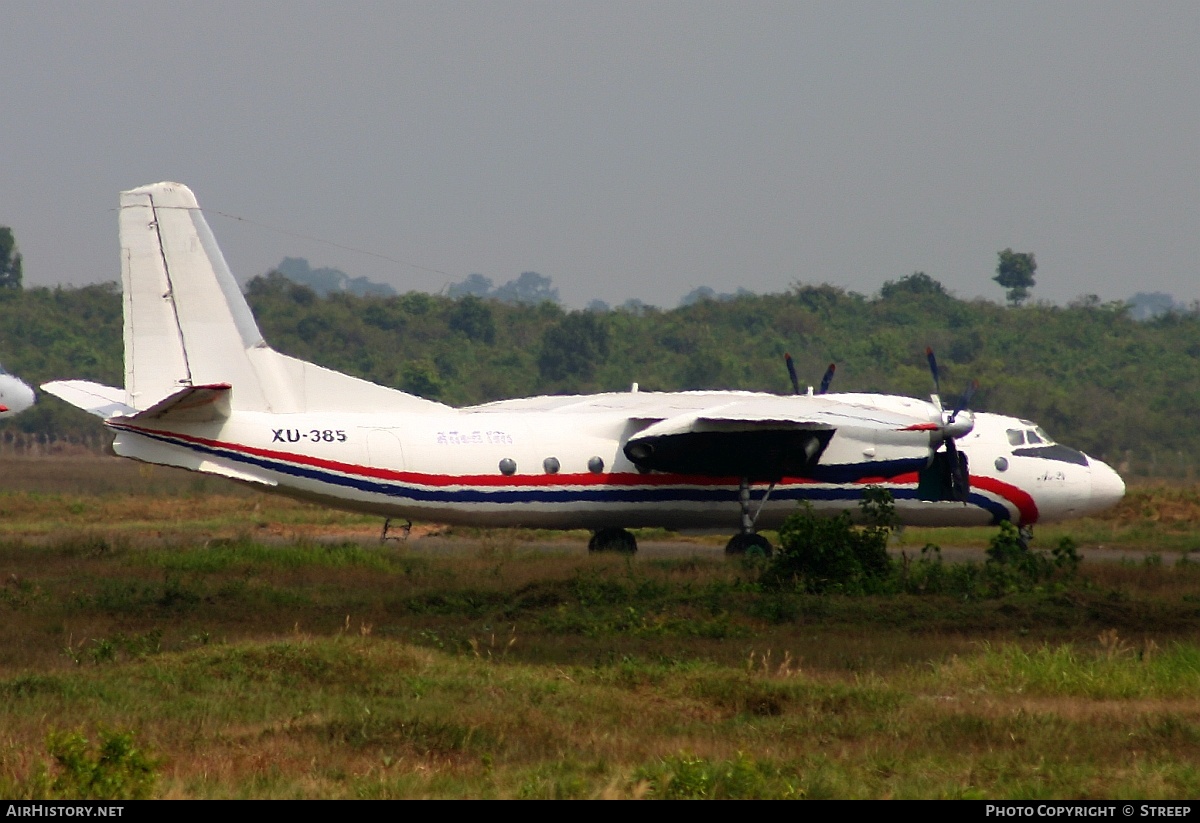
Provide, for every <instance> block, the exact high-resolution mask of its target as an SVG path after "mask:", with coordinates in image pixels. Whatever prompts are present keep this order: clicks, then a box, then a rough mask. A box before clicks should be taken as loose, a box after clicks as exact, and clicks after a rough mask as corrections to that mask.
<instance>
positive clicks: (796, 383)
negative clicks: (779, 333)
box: [783, 352, 837, 394]
mask: <svg viewBox="0 0 1200 823" xmlns="http://www.w3.org/2000/svg"><path fill="white" fill-rule="evenodd" d="M783 361H784V362H785V363H787V370H788V377H789V378H791V380H792V393H793V394H800V378H799V377H797V376H796V363H795V361H793V360H792V356H791V355H790V354H788V353H787V352H784V355H783ZM835 371H837V366H836V365H835V364H833V363H830V364H829V368H827V369H826V370H825V376H824V377H822V378H821V387H820V388H819V389H817V394H824V393H825V392H827V391H829V384H830V383H831V382H833V373H834V372H835Z"/></svg>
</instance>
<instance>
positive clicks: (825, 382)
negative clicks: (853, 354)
mask: <svg viewBox="0 0 1200 823" xmlns="http://www.w3.org/2000/svg"><path fill="white" fill-rule="evenodd" d="M835 371H837V365H836V364H835V363H830V364H829V368H827V369H826V370H825V376H824V377H822V378H821V388H819V389H817V394H824V393H825V392H827V391H829V384H830V383H832V382H833V373H834V372H835Z"/></svg>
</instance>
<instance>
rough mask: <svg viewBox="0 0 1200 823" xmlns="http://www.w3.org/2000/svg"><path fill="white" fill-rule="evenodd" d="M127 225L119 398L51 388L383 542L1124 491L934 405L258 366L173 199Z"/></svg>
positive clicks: (95, 390)
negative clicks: (431, 380)
mask: <svg viewBox="0 0 1200 823" xmlns="http://www.w3.org/2000/svg"><path fill="white" fill-rule="evenodd" d="M118 224H119V235H120V246H121V279H122V287H123V293H124V324H125V325H124V327H125V332H124V335H125V385H124V387H123V388H116V387H110V386H103V385H100V384H97V383H92V382H89V381H81V380H62V381H54V382H50V383H47V384H45V385H44V386H42V388H43V389H44V390H45V391H47V392H49V393H50V394H53V395H55V396H57V397H59V398H61V399H63V400H65V401H67V402H68V403H71V404H73V405H75V406H78V407H79V408H82V409H84V410H86V411H89V412H91V413H92V414H94V415H96V416H98V417H101V418H103V420H104V423H105V425H106V426H107V427H108V428H109V429H110V430H111V431H112V432H113V433H114V438H113V445H112V448H113V451H114V452H115V453H116V454H117V455H119V456H122V457H129V458H133V459H136V460H141V461H144V462H147V463H154V464H162V465H168V466H177V467H180V468H184V469H190V470H192V471H197V472H204V473H209V474H214V475H220V476H223V477H227V478H230V479H233V480H236V481H241V482H243V483H247V484H250V485H252V486H254V487H256V488H258V489H262V490H268V491H273V492H278V493H281V494H285V495H290V496H293V497H296V498H300V499H303V500H308V501H313V502H317V503H321V504H326V505H330V506H334V507H340V508H344V509H349V510H355V511H362V512H369V513H374V514H378V515H380V516H382V517H384V518H387V519H386V520H385V523H384V527H383V535H382V536H383V537H387V535H388V528H389V525H390V523H391V520H392V519H397V520H399V519H405V520H407V521H408V524H409V525H410V526H411V523H412V521H413V520H422V521H427V522H435V523H443V524H449V525H469V526H483V527H504V526H524V527H532V528H546V529H589V530H591V531H592V532H593V534H592V537H591V540H590V541H589V549H590V550H593V551H605V550H611V551H623V552H633V551H636V549H637V543H636V539H635V537H634V535H633V534H632V533H631V532H630V531H629V529H631V528H636V527H650V526H657V527H665V528H669V529H679V530H703V529H709V530H712V529H722V530H724V529H728V530H731V531H732V530H735V529H736V533H735V534H734V535H733V537H732V538H731V539H730V541H729V544H728V545H727V547H726V551H727V552H728V553H730V554H741V553H745V552H747V551H750V552H761V553H764V554H765V553H770V551H771V546H770V544H769V542H768V541H767V540H766V539H765V538H764V537H763V536H762V535H761V534H760V533H759V530H760V529H770V528H776V527H778V526H779V525H780V524H781V523H782V522H783V520H784V519H785V518H786V517H787V516H788V515H789V514H791V513H792V512H793V511H795V509H796V505H797V501H799V500H809V501H811V503H812V505H813V506H814V508H815V509H816V510H817V511H820V512H827V513H833V512H835V511H841V510H843V509H846V508H847V507H852V506H854V505H855V502H856V501H857V500H858V499H859V498H860V497H861V494H862V491H863V489H864V488H866V487H867V486H871V485H877V486H881V487H884V488H887V489H889V490H890V491H891V492H892V494H893V496H894V498H895V503H896V514H897V517H898V522H899V523H900V524H913V525H966V524H972V523H988V522H996V521H999V520H1012V521H1014V522H1016V523H1018V524H1019V525H1021V526H1029V525H1031V524H1032V523H1034V522H1038V521H1045V520H1047V519H1053V518H1058V517H1066V516H1079V515H1082V514H1084V513H1087V512H1090V511H1095V510H1097V509H1100V508H1103V507H1106V506H1109V505H1111V504H1113V503H1114V502H1116V500H1119V499H1120V497H1121V495H1122V494H1123V492H1124V484H1123V483H1122V482H1121V480H1120V478H1119V477H1118V476H1117V474H1116V472H1114V471H1113V470H1112V469H1111V468H1109V467H1108V466H1106V465H1105V464H1103V463H1102V462H1100V461H1098V460H1095V459H1093V458H1089V457H1086V456H1084V455H1082V453H1078V452H1074V451H1072V450H1067V449H1065V447H1058V446H1056V445H1054V444H1049V445H1046V444H1047V443H1048V438H1045V437H1044V435H1042V434H1041V433H1040V430H1036V429H1035V427H1032V425H1031V424H1025V423H1024V422H1022V421H1017V420H1016V419H1015V418H1000V417H993V416H990V415H984V414H972V413H970V412H965V411H964V410H962V409H959V408H956V409H955V410H954V411H953V412H951V413H947V412H946V411H945V410H944V409H943V408H942V406H941V403H940V401H937V402H934V401H935V400H936V396H934V397H933V398H931V400H930V401H925V400H918V399H914V398H908V397H900V396H894V395H875V394H852V393H843V394H829V393H822V394H817V393H814V392H812V391H811V390H810V391H809V392H807V393H805V394H799V393H797V395H793V396H789V395H777V394H768V393H761V392H745V391H687V392H649V391H646V392H643V391H639V390H638V387H637V385H636V384H634V385H633V386H632V387H631V389H630V391H626V392H607V393H601V394H593V395H571V396H541V397H527V398H519V399H512V400H500V401H496V402H491V403H484V404H481V405H477V406H471V407H466V408H454V407H450V406H447V405H444V404H442V403H438V402H434V401H431V400H427V399H424V398H421V397H417V396H414V395H411V394H407V393H404V392H401V391H397V390H394V389H390V388H385V387H383V386H379V385H376V384H374V383H370V382H368V381H365V380H361V379H359V378H355V377H351V376H349V375H345V374H341V373H339V372H335V371H332V370H330V369H326V368H323V367H321V366H318V365H316V364H313V363H308V362H305V361H302V360H298V359H296V358H293V357H289V356H287V355H284V354H281V353H279V352H276V351H274V350H273V349H271V348H270V347H269V346H268V345H267V343H266V341H265V340H264V339H263V337H262V334H261V333H260V331H259V329H258V325H257V323H256V322H255V320H254V317H253V315H252V313H251V311H250V308H249V306H248V305H247V303H246V301H245V298H244V297H243V295H242V292H241V290H240V289H239V287H238V285H237V282H236V280H235V279H234V277H233V274H232V273H231V272H230V270H229V267H228V265H227V264H226V262H225V259H224V257H223V255H222V254H221V251H220V249H219V247H218V246H217V242H216V239H215V238H214V236H213V234H212V232H211V230H210V229H209V226H208V223H207V221H206V220H205V219H204V215H203V213H202V212H201V210H200V207H199V204H198V203H197V201H196V198H195V195H194V194H193V193H192V191H191V190H190V189H188V188H187V187H186V186H184V185H182V184H178V183H166V182H164V183H156V184H152V185H148V186H143V187H140V188H136V189H132V190H130V191H126V192H122V193H121V196H120V208H119V217H118ZM931 365H932V359H931ZM934 374H935V380H936V369H935V372H934ZM1010 429H1011V430H1012V431H1013V432H1019V433H1020V435H1021V438H1022V439H1021V445H1020V447H1018V446H1017V444H1016V440H1015V437H1016V435H1014V434H1009V433H1008V432H1009V430H1010ZM976 430H978V431H976ZM1030 431H1035V432H1037V433H1035V434H1034V435H1033V437H1037V438H1041V440H1042V445H1035V444H1036V443H1037V440H1033V439H1028V440H1027V438H1030V437H1031V435H1030V434H1029V432H1030ZM969 436H970V437H972V439H971V440H970V441H966V440H965V438H968V437H969ZM1010 437H1011V438H1014V439H1012V440H1010V439H1009V438H1010ZM957 440H964V442H970V443H971V448H972V452H973V453H972V456H973V457H974V461H973V462H974V463H975V464H976V467H975V468H974V469H972V472H973V473H971V474H970V475H969V477H968V476H967V470H966V465H967V463H966V461H965V460H964V459H963V458H962V454H961V453H960V452H959V451H958V449H957V448H956V445H955V444H956V441H957ZM1043 446H1045V448H1043ZM987 461H990V462H989V463H988V466H985V467H983V468H982V469H981V468H980V466H979V464H980V463H981V462H987Z"/></svg>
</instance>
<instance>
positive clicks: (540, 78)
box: [0, 0, 1200, 307]
mask: <svg viewBox="0 0 1200 823" xmlns="http://www.w3.org/2000/svg"><path fill="white" fill-rule="evenodd" d="M0 18H2V19H0V103H2V106H3V108H2V111H3V125H0V224H5V225H10V226H12V227H13V230H14V232H15V233H16V237H17V241H18V243H19V244H20V249H21V251H22V253H23V254H24V255H25V278H26V283H27V285H46V284H54V283H67V284H82V283H89V282H98V281H104V280H113V279H116V278H117V276H118V272H119V268H118V262H117V246H116V243H117V241H116V225H117V220H116V214H115V212H114V210H113V209H114V207H115V205H116V202H117V192H118V191H120V190H122V189H128V188H132V187H134V186H138V185H142V184H145V183H151V182H156V181H159V180H175V181H178V182H182V183H186V184H187V185H189V186H191V187H192V189H193V190H195V192H196V195H197V197H198V198H199V200H200V204H201V206H202V207H204V208H205V211H206V213H207V214H208V217H209V222H210V224H211V225H212V227H213V230H214V232H215V233H216V235H217V239H218V240H219V241H220V243H221V245H222V248H223V249H224V251H225V255H226V257H227V258H228V259H229V262H230V265H231V267H232V268H233V270H234V272H235V273H236V274H238V276H239V277H241V278H243V279H247V278H248V277H250V276H252V275H254V274H259V273H262V272H264V271H266V270H268V269H270V268H272V267H273V266H274V265H275V264H277V263H278V262H279V261H280V260H281V259H282V258H283V257H285V256H294V257H306V258H308V259H309V261H310V262H311V263H312V264H313V265H314V266H326V265H327V266H334V267H336V268H340V269H343V270H344V271H346V272H347V273H349V274H350V275H352V276H367V277H369V278H371V279H373V280H377V281H380V282H385V283H389V284H391V285H392V286H394V287H396V288H397V289H399V290H401V291H406V290H409V289H422V290H428V291H438V290H439V289H441V288H442V287H444V286H445V285H446V284H447V283H450V282H457V281H459V280H461V279H463V278H464V277H465V276H466V275H467V274H469V273H471V272H480V273H482V274H484V275H486V276H488V277H491V278H492V279H493V280H494V281H495V282H496V283H502V282H504V281H506V280H509V279H511V278H513V277H516V276H517V275H518V274H520V273H521V272H522V271H528V270H533V271H537V272H540V273H541V274H543V275H547V276H549V277H551V278H552V279H553V282H554V285H555V286H556V287H557V288H558V289H559V292H560V294H561V296H562V298H563V300H564V301H565V302H566V303H568V304H570V305H574V306H582V305H584V304H586V303H587V302H588V301H589V300H590V299H592V298H600V299H603V300H606V301H608V302H610V303H620V302H623V301H624V300H625V299H627V298H630V297H636V298H639V299H641V300H644V301H646V302H648V303H654V304H657V305H664V306H668V307H670V306H674V305H676V303H677V302H678V300H679V298H680V296H682V295H683V294H684V293H686V292H688V291H690V290H691V289H693V288H695V287H697V286H702V285H703V286H711V287H712V288H714V289H716V290H717V291H734V290H735V289H737V288H738V287H739V286H741V287H745V288H748V289H751V290H753V291H756V292H777V291H783V290H785V289H786V288H788V287H789V286H790V285H791V284H793V283H795V282H797V281H803V282H806V283H820V282H829V283H833V284H835V285H838V286H842V287H844V288H848V289H853V290H856V291H860V292H863V293H866V294H871V293H874V292H876V291H877V290H878V289H879V287H880V286H881V285H882V284H883V283H884V282H885V281H887V280H893V279H896V278H898V277H901V276H904V275H905V274H909V273H911V272H913V271H916V270H921V271H924V272H926V273H928V274H929V275H930V276H932V277H935V278H937V279H938V280H940V281H941V282H942V283H944V284H945V285H946V286H947V288H949V289H951V290H952V291H953V292H955V293H956V294H957V295H958V296H960V297H974V296H980V295H982V296H985V297H989V298H992V299H995V300H1001V299H1002V297H1003V291H1002V290H1001V289H1000V288H999V286H997V285H996V284H995V283H993V282H991V280H990V278H991V277H992V276H993V275H994V274H995V266H996V252H997V251H998V250H1000V249H1002V248H1005V247H1012V248H1013V249H1015V250H1017V251H1032V252H1034V253H1035V254H1036V255H1037V261H1038V265H1039V268H1038V275H1037V277H1038V285H1037V287H1036V288H1035V289H1034V292H1033V294H1034V297H1035V298H1040V299H1045V300H1052V301H1055V302H1059V303H1062V302H1066V301H1068V300H1071V299H1073V298H1075V297H1077V296H1079V295H1082V294H1093V293H1094V294H1098V295H1100V297H1101V298H1103V299H1105V300H1113V299H1123V298H1126V297H1128V296H1130V295H1131V294H1133V293H1134V292H1137V291H1165V292H1170V293H1172V294H1174V295H1175V297H1176V298H1177V299H1180V300H1184V301H1192V300H1200V276H1198V275H1200V271H1198V267H1197V262H1196V261H1197V259H1198V258H1200V154H1198V152H1197V150H1198V148H1200V146H1198V137H1200V49H1198V48H1196V38H1197V34H1198V33H1200V4H1197V3H1195V2H1194V1H1193V0H1189V1H1188V2H1139V3H1132V2H1103V1H1096V0H1089V1H1088V2H1046V0H1041V1H1040V2H1028V3H1026V2H1005V3H975V2H948V3H941V2H868V3H862V2H858V3H854V2H837V3H834V2H820V3H807V2H798V0H787V1H786V2H753V1H751V2H721V3H712V2H700V0H687V2H652V1H651V0H636V2H620V1H619V0H603V2H539V3H529V2H508V1H506V0H495V2H447V1H446V0H438V2H421V3H415V2H398V1H396V0H391V1H390V2H380V3H362V2H338V3H336V4H335V3H311V2H295V1H294V0H287V2H284V1H283V0H257V2H253V1H251V2H246V1H245V0H239V1H238V2H212V1H211V0H206V1H205V2H162V0H153V1H152V2H54V1H53V0H51V1H50V2H46V1H45V0H38V1H37V2H20V0H16V1H15V2H14V0H10V1H9V2H6V3H4V5H3V13H2V15H0ZM215 211H220V212H224V213H225V214H228V215H235V216H237V217H241V218H246V220H248V221H254V222H246V221H245V220H244V221H238V220H235V219H231V218H228V217H222V216H220V215H217V214H214V212H215ZM267 227H272V228H278V229H283V230H285V231H286V232H289V233H290V234H286V233H281V232H279V231H274V230H272V229H271V228H267ZM294 235H304V236H310V237H314V238H320V239H321V240H324V241H328V242H316V241H314V240H309V239H303V238H302V237H298V236H294ZM331 244H337V245H340V246H345V247H349V248H352V249H358V250H364V251H369V252H372V253H373V254H375V255H381V256H383V257H386V258H391V259H392V261H400V262H391V261H389V260H385V259H380V257H373V256H371V255H368V254H362V253H358V252H355V251H348V250H344V249H341V248H338V247H337V245H331ZM406 264H415V265H416V266H421V267H425V268H427V269H436V270H438V271H440V272H444V274H438V273H432V272H428V271H422V270H421V269H419V268H415V267H413V266H410V265H406Z"/></svg>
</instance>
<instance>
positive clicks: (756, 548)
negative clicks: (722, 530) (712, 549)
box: [725, 534, 775, 557]
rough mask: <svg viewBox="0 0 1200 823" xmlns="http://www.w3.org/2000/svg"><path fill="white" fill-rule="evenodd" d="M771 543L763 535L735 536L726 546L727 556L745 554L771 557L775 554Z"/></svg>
mask: <svg viewBox="0 0 1200 823" xmlns="http://www.w3.org/2000/svg"><path fill="white" fill-rule="evenodd" d="M774 551H775V550H774V549H772V548H771V541H769V540H767V538H765V537H763V536H762V535H761V534H735V535H734V536H733V537H731V538H729V542H728V543H726V544H725V554H729V555H733V554H744V555H748V556H751V557H755V556H757V557H770V556H771V555H772V554H773V553H774Z"/></svg>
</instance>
